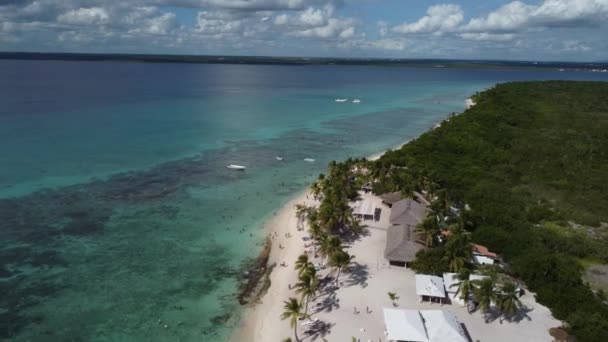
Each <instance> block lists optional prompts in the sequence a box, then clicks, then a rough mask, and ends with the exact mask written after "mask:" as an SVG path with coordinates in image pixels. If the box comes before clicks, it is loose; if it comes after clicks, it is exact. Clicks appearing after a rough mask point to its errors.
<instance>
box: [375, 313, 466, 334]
mask: <svg viewBox="0 0 608 342" xmlns="http://www.w3.org/2000/svg"><path fill="white" fill-rule="evenodd" d="M384 323H385V327H386V334H387V336H386V337H387V339H388V340H389V341H411V342H468V338H467V336H466V333H465V332H464V329H463V327H462V326H461V325H460V323H459V322H458V321H457V320H456V317H454V315H453V314H452V313H450V312H448V311H444V310H420V311H418V310H411V309H394V308H390V309H389V308H384Z"/></svg>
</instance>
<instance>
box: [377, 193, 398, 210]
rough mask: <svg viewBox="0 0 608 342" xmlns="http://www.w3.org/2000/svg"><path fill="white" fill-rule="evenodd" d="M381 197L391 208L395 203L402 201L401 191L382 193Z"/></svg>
mask: <svg viewBox="0 0 608 342" xmlns="http://www.w3.org/2000/svg"><path fill="white" fill-rule="evenodd" d="M380 199H382V203H383V204H386V206H388V207H389V208H391V207H392V206H393V204H395V203H396V202H399V201H401V192H399V191H397V192H389V193H387V194H383V195H380Z"/></svg>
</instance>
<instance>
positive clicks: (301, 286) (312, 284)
mask: <svg viewBox="0 0 608 342" xmlns="http://www.w3.org/2000/svg"><path fill="white" fill-rule="evenodd" d="M318 289H319V278H317V274H316V271H315V269H314V268H313V269H312V272H311V271H309V272H306V273H303V274H302V275H300V281H299V282H298V283H297V284H296V293H299V294H301V295H302V300H303V301H305V302H304V303H305V305H304V316H307V315H308V303H309V301H310V298H311V297H314V296H315V295H316V293H317V290H318Z"/></svg>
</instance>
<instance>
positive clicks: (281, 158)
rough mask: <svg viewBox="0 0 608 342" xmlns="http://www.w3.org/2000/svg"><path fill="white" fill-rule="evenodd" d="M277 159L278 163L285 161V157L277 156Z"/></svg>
mask: <svg viewBox="0 0 608 342" xmlns="http://www.w3.org/2000/svg"><path fill="white" fill-rule="evenodd" d="M275 158H277V160H278V161H282V160H283V157H279V156H276V157H275Z"/></svg>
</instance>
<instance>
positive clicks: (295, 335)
mask: <svg viewBox="0 0 608 342" xmlns="http://www.w3.org/2000/svg"><path fill="white" fill-rule="evenodd" d="M293 336H294V337H295V338H296V342H300V338H299V337H298V321H297V320H296V324H294V325H293Z"/></svg>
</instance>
